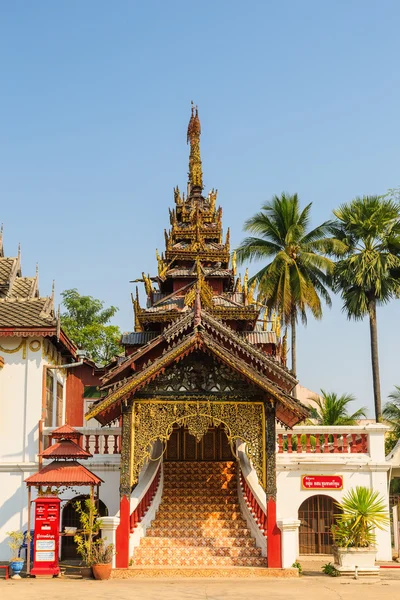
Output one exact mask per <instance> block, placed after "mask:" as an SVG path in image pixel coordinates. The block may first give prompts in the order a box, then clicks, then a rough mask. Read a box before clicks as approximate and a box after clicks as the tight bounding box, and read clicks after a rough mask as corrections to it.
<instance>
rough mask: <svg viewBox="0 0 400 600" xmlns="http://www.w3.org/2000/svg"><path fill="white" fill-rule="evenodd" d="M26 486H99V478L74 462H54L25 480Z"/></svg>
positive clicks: (100, 480)
mask: <svg viewBox="0 0 400 600" xmlns="http://www.w3.org/2000/svg"><path fill="white" fill-rule="evenodd" d="M25 483H26V485H27V486H39V485H43V486H44V485H48V486H72V485H89V486H93V485H100V484H101V483H104V482H103V480H102V479H100V477H97V475H95V474H94V473H92V472H91V471H89V469H87V468H86V467H84V466H83V465H80V464H79V463H78V462H76V461H68V462H67V461H59V460H54V461H53V462H52V463H50V464H49V465H47V466H46V467H44V468H43V469H41V470H40V471H39V472H38V473H34V474H33V475H31V476H30V477H28V478H27V479H25Z"/></svg>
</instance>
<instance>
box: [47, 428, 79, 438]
mask: <svg viewBox="0 0 400 600" xmlns="http://www.w3.org/2000/svg"><path fill="white" fill-rule="evenodd" d="M79 436H80V433H79V432H78V431H76V429H74V428H73V427H71V425H62V426H61V427H58V428H57V429H54V431H52V432H51V437H52V438H53V440H77V439H78V438H79Z"/></svg>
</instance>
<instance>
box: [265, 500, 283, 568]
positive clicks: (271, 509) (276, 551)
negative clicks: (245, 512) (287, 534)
mask: <svg viewBox="0 0 400 600" xmlns="http://www.w3.org/2000/svg"><path fill="white" fill-rule="evenodd" d="M267 559H268V567H269V568H270V569H274V568H275V569H280V568H281V567H282V553H281V530H280V529H279V527H278V525H277V524H276V502H275V500H274V499H273V498H270V499H269V500H268V502H267Z"/></svg>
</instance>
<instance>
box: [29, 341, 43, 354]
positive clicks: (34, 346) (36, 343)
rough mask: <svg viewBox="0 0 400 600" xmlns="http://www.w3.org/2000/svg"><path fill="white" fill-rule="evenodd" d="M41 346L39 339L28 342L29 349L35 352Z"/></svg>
mask: <svg viewBox="0 0 400 600" xmlns="http://www.w3.org/2000/svg"><path fill="white" fill-rule="evenodd" d="M40 348H41V343H40V341H39V340H32V341H31V342H29V350H31V351H32V352H37V351H38V350H40Z"/></svg>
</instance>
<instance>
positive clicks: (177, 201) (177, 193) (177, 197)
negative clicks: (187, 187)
mask: <svg viewBox="0 0 400 600" xmlns="http://www.w3.org/2000/svg"><path fill="white" fill-rule="evenodd" d="M174 200H175V204H182V198H181V192H180V190H179V187H178V186H176V188H174Z"/></svg>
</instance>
